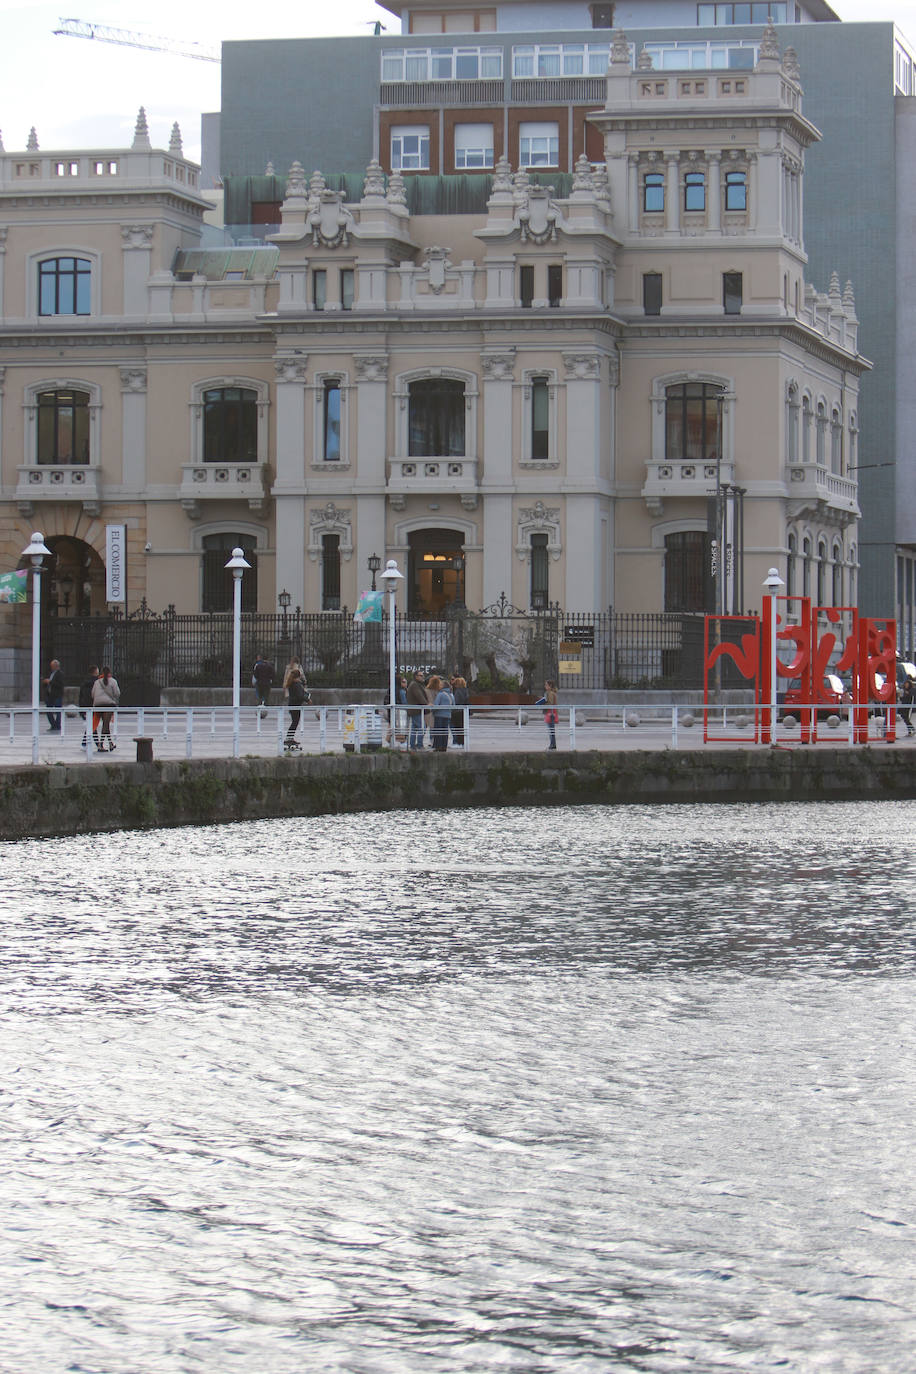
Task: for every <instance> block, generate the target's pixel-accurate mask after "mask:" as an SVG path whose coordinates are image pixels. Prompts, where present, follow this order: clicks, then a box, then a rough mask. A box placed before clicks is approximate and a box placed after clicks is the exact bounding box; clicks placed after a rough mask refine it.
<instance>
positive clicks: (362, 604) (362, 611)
mask: <svg viewBox="0 0 916 1374" xmlns="http://www.w3.org/2000/svg"><path fill="white" fill-rule="evenodd" d="M384 595H385V593H384V592H360V594H359V600H358V601H357V603H356V610H355V611H354V612H353V619H354V620H358V621H361V622H363V623H365V622H366V621H367V620H381V618H382V598H383V597H384Z"/></svg>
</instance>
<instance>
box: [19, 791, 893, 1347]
mask: <svg viewBox="0 0 916 1374" xmlns="http://www.w3.org/2000/svg"><path fill="white" fill-rule="evenodd" d="M914 821H916V806H914V804H912V803H900V804H897V803H885V804H883V805H830V806H826V805H825V806H820V807H817V806H801V805H799V806H792V805H788V806H781V807H768V806H746V807H742V806H729V807H705V808H696V807H686V806H685V807H668V808H655V809H653V808H648V807H646V808H642V807H629V808H622V807H616V808H608V809H603V808H580V809H568V810H559V809H553V808H551V809H550V810H546V811H543V812H539V811H478V812H461V813H449V812H442V813H438V814H427V815H420V816H416V815H407V814H403V815H390V814H389V815H384V816H358V817H352V818H325V819H321V820H295V821H270V822H263V823H259V824H251V825H240V826H226V827H223V828H214V829H200V830H190V829H189V830H178V831H175V830H172V831H163V832H153V833H149V834H127V835H104V836H94V837H89V838H79V839H73V840H66V839H65V840H43V841H35V842H28V843H22V844H18V845H3V846H0V863H2V868H0V874H2V877H0V1087H2V1092H3V1096H2V1099H0V1108H2V1110H0V1370H2V1371H3V1374H57V1371H78V1372H80V1374H164V1372H166V1371H168V1372H169V1374H171V1372H172V1371H182V1372H183V1371H207V1374H211V1372H212V1374H235V1371H239V1372H241V1371H245V1374H301V1371H312V1370H346V1371H355V1372H357V1374H376V1372H377V1371H378V1372H382V1371H392V1372H393V1374H412V1371H430V1372H431V1374H436V1372H437V1371H442V1370H457V1371H465V1370H467V1371H475V1370H500V1371H505V1370H510V1371H514V1370H518V1371H554V1370H567V1369H573V1368H574V1369H576V1370H577V1371H586V1372H587V1371H607V1370H618V1369H619V1370H652V1371H655V1370H657V1371H680V1370H691V1371H701V1372H705V1371H718V1370H740V1371H745V1370H756V1369H761V1370H763V1369H774V1368H777V1367H778V1368H785V1369H789V1370H802V1371H808V1370H817V1371H822V1370H829V1371H850V1372H851V1374H853V1372H854V1374H861V1371H867V1370H875V1371H880V1374H896V1372H897V1371H901V1372H902V1371H910V1370H912V1369H913V1368H914V1364H916V1357H914V1355H913V1350H914V1348H916V1258H914V1253H916V1236H914V1212H916V1208H914V1204H916V1183H914V1177H913V1175H914V1167H913V1166H914V1143H916V1126H914V1105H916V1103H914V1098H916V1089H914V1068H916V1065H914V1057H916V1056H914V1040H913V1020H914V1007H916V993H914V978H913V975H914V960H916V945H914V935H916V922H914V919H913V914H912V902H913V898H914V881H913V877H914V875H913V867H914V866H913V861H912V858H911V852H912V830H913V826H914Z"/></svg>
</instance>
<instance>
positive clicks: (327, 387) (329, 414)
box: [324, 382, 340, 463]
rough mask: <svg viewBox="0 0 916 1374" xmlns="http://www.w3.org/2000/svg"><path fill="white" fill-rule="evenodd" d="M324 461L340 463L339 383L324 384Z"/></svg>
mask: <svg viewBox="0 0 916 1374" xmlns="http://www.w3.org/2000/svg"><path fill="white" fill-rule="evenodd" d="M324 460H325V462H326V463H337V462H339V461H340V383H339V382H325V384H324Z"/></svg>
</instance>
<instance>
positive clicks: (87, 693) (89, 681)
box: [77, 664, 99, 749]
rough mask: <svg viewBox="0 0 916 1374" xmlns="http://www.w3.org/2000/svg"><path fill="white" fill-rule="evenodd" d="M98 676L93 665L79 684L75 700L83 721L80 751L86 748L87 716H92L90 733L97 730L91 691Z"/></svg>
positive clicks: (97, 671)
mask: <svg viewBox="0 0 916 1374" xmlns="http://www.w3.org/2000/svg"><path fill="white" fill-rule="evenodd" d="M98 675H99V670H98V667H97V665H96V664H93V665H92V667H91V668H90V669H89V676H88V677H86V678H84V679H83V681H82V682H81V683H80V691H79V697H78V699H77V700H78V704H79V706H80V707H81V708H82V709H81V710H80V717H81V719H82V721H83V738H82V741H81V743H80V748H81V749H85V748H86V740H87V738H88V735H89V722H88V719H87V716H88V715H89V714H90V713H91V714H92V733H93V734H95V732H96V730H97V729H98V722H97V719H96V715H95V712H94V711H93V710H92V689H93V687H94V686H95V681H96V678H97V677H98Z"/></svg>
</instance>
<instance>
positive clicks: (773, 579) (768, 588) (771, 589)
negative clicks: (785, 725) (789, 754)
mask: <svg viewBox="0 0 916 1374" xmlns="http://www.w3.org/2000/svg"><path fill="white" fill-rule="evenodd" d="M784 586H785V583H784V582H783V580H782V578H781V577H780V576H779V573H778V572H777V570H776V569H775V568H770V571H769V572H768V573H767V575H766V581H765V582H764V584H763V589H764V591H765V592H766V593H767V594H768V596H769V598H770V646H769V647H770V729H769V735H768V736H767V735H766V731H764V736H765V737H764V740H763V742H764V744H769V743H771V742H772V741H773V740H774V739H775V738H776V714H777V712H776V598H777V596H778V595H779V588H780V587H784Z"/></svg>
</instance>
